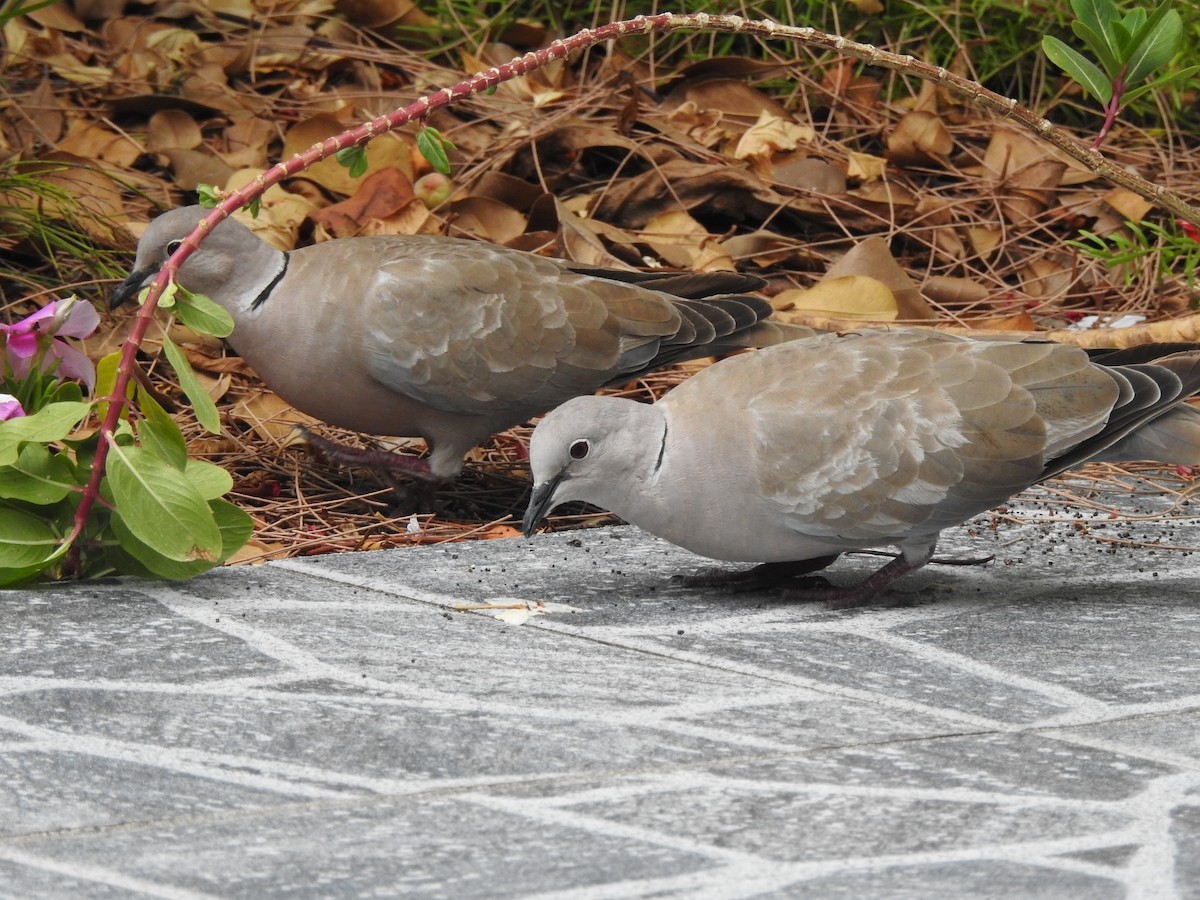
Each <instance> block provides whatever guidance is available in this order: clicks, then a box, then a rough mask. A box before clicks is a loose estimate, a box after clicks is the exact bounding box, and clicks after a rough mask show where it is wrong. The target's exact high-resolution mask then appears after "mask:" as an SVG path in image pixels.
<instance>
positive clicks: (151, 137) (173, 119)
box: [146, 109, 204, 153]
mask: <svg viewBox="0 0 1200 900" xmlns="http://www.w3.org/2000/svg"><path fill="white" fill-rule="evenodd" d="M203 141H204V135H203V134H201V133H200V126H199V125H197V124H196V120H195V119H193V118H192V117H191V116H190V115H188V113H186V112H184V111H183V110H182V109H162V110H159V111H158V112H156V113H155V114H154V115H152V116H151V117H150V122H149V124H148V125H147V127H146V149H147V150H149V151H150V152H151V153H157V152H159V151H161V150H172V149H177V148H178V149H183V150H194V149H195V148H196V147H199V146H200V144H201V143H203Z"/></svg>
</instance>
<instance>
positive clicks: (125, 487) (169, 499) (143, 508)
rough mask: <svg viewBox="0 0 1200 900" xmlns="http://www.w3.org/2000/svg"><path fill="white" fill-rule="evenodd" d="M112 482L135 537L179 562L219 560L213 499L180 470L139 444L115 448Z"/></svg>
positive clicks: (111, 460)
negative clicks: (210, 506)
mask: <svg viewBox="0 0 1200 900" xmlns="http://www.w3.org/2000/svg"><path fill="white" fill-rule="evenodd" d="M108 483H109V488H110V489H111V491H112V497H113V500H114V502H115V503H116V507H117V510H118V511H119V513H120V515H121V518H122V519H123V520H124V522H125V524H126V525H128V526H129V530H130V531H131V532H132V533H133V535H134V536H135V537H136V538H137V539H138V540H139V541H141V542H142V543H144V544H146V546H148V547H150V548H151V549H152V550H154V551H155V552H156V553H159V554H161V555H163V556H166V557H168V558H169V559H174V560H177V561H179V562H197V561H202V562H215V561H216V559H217V558H218V555H219V552H220V549H221V534H220V531H218V529H217V524H216V522H215V521H214V520H213V515H212V511H211V510H210V509H209V507H208V503H207V502H206V501H205V500H204V498H203V497H201V496H200V493H199V491H197V490H196V488H195V487H194V486H193V485H192V483H191V482H190V481H188V480H187V479H186V478H181V477H180V474H179V470H178V469H176V468H175V467H174V466H172V465H171V464H170V463H168V462H164V461H163V460H161V459H159V458H158V457H157V456H155V455H154V454H153V453H151V452H150V451H149V450H143V449H141V448H140V447H119V446H114V447H111V448H110V451H109V457H108Z"/></svg>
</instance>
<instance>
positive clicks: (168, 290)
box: [138, 281, 179, 309]
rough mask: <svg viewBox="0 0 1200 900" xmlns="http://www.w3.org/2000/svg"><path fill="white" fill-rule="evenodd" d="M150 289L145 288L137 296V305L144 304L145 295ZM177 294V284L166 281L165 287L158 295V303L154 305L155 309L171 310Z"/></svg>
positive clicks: (176, 282)
mask: <svg viewBox="0 0 1200 900" xmlns="http://www.w3.org/2000/svg"><path fill="white" fill-rule="evenodd" d="M149 291H150V288H146V289H145V290H144V291H142V292H141V293H140V294H138V303H145V302H146V294H147V293H148V292H149ZM178 294H179V282H178V281H168V282H167V286H166V287H165V288H163V290H162V293H161V294H159V295H158V303H157V304H155V309H172V308H173V307H174V306H175V298H176V297H177V296H178Z"/></svg>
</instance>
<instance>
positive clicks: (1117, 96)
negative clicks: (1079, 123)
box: [1091, 68, 1126, 150]
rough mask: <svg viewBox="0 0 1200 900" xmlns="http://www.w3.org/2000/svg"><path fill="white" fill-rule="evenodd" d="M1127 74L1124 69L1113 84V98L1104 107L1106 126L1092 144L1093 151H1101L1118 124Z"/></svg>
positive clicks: (1102, 127) (1104, 125)
mask: <svg viewBox="0 0 1200 900" xmlns="http://www.w3.org/2000/svg"><path fill="white" fill-rule="evenodd" d="M1125 72H1126V69H1124V68H1122V69H1121V72H1120V74H1119V75H1117V77H1116V78H1114V79H1113V82H1112V97H1110V98H1109V101H1108V103H1106V104H1105V105H1104V124H1103V125H1101V126H1100V132H1099V133H1098V134H1097V135H1096V137H1095V139H1094V140H1093V141H1092V143H1091V149H1093V150H1099V149H1100V145H1101V144H1103V143H1104V139H1105V138H1106V137H1108V133H1109V132H1110V131H1112V127H1113V125H1114V124H1116V121H1117V113H1119V112H1120V111H1121V98H1122V97H1123V96H1125Z"/></svg>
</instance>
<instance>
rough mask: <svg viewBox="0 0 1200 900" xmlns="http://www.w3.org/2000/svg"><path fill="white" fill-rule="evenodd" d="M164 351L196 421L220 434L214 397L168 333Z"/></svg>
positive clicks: (164, 338) (211, 432)
mask: <svg viewBox="0 0 1200 900" xmlns="http://www.w3.org/2000/svg"><path fill="white" fill-rule="evenodd" d="M163 350H165V351H166V352H167V359H169V360H170V361H171V366H172V368H174V369H175V375H176V377H177V378H178V379H179V386H180V387H181V388H182V389H183V392H184V393H185V394H186V395H187V398H188V400H190V401H191V402H192V411H193V412H194V413H195V414H196V421H197V422H199V423H200V424H201V425H203V426H204V429H205V431H207V432H209V433H210V434H220V433H221V417H220V416H219V415H218V414H217V404H215V403H213V400H212V397H210V396H208V391H206V390H205V389H204V386H203V385H202V384H200V380H199V379H198V378H196V373H195V372H193V371H192V364H191V363H189V362H188V361H187V357H186V356H184V355H183V351H182V350H180V349H179V348H178V347H177V346H175V343H174V341H172V340H171V339H170V338H169V337H167V335H166V332H164V333H163ZM0 462H2V460H0Z"/></svg>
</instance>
